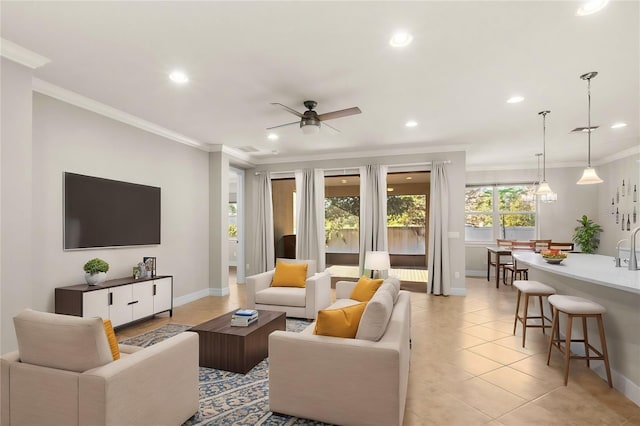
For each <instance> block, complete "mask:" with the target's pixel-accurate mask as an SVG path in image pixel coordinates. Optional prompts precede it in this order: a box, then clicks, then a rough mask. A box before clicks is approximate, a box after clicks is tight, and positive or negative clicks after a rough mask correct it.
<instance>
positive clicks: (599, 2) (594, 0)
mask: <svg viewBox="0 0 640 426" xmlns="http://www.w3.org/2000/svg"><path fill="white" fill-rule="evenodd" d="M607 3H609V0H589V1H587V2H585V3H584V4H583V5H582V6H580V7H579V8H578V10H577V11H576V15H577V16H587V15H591V14H593V13H596V12H599V11H601V10H602V9H604V7H605V6H606V5H607Z"/></svg>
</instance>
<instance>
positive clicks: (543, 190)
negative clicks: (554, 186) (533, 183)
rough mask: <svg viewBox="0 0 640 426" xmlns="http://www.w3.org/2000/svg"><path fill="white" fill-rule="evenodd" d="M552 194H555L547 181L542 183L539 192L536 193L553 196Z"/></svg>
mask: <svg viewBox="0 0 640 426" xmlns="http://www.w3.org/2000/svg"><path fill="white" fill-rule="evenodd" d="M551 193H553V191H552V190H551V187H550V186H549V184H548V183H547V181H546V180H543V181H542V182H540V186H539V187H538V190H537V191H536V195H546V194H551Z"/></svg>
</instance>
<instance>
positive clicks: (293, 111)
mask: <svg viewBox="0 0 640 426" xmlns="http://www.w3.org/2000/svg"><path fill="white" fill-rule="evenodd" d="M271 105H278V106H279V107H281V108H284V109H285V110H287V111H289V112H290V113H291V114H293V115H295V116H297V117H300V118H302V114H300V113H299V112H298V111H296V110H295V109H293V108H289V107H288V106H286V105H283V104H281V103H279V102H271Z"/></svg>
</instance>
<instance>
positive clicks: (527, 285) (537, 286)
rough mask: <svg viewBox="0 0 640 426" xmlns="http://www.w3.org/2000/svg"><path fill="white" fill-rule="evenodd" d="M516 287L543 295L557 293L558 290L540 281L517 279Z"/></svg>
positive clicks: (524, 291) (522, 290)
mask: <svg viewBox="0 0 640 426" xmlns="http://www.w3.org/2000/svg"><path fill="white" fill-rule="evenodd" d="M513 285H514V287H516V288H517V289H518V290H520V291H521V292H523V293H535V294H541V295H550V294H555V293H556V290H555V289H554V288H553V287H550V286H548V285H546V284H542V283H541V282H539V281H525V280H516V281H514V282H513Z"/></svg>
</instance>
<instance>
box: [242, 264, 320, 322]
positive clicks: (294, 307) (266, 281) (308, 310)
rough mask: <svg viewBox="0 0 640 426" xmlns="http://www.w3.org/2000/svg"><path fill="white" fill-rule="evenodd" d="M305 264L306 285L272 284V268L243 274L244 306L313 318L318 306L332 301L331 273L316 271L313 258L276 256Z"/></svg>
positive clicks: (289, 315)
mask: <svg viewBox="0 0 640 426" xmlns="http://www.w3.org/2000/svg"><path fill="white" fill-rule="evenodd" d="M278 260H279V261H283V262H289V263H306V264H307V281H306V285H305V288H299V287H271V280H272V279H273V273H274V270H271V271H267V272H263V273H261V274H256V275H252V276H249V277H247V278H246V284H247V306H248V307H249V308H250V309H264V310H267V311H280V312H285V313H286V315H287V316H288V317H295V318H307V319H315V318H316V315H317V313H318V310H320V309H324V308H326V307H327V306H329V304H331V275H329V273H328V272H326V271H324V272H320V273H316V270H317V267H316V261H315V260H296V259H278Z"/></svg>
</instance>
